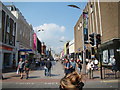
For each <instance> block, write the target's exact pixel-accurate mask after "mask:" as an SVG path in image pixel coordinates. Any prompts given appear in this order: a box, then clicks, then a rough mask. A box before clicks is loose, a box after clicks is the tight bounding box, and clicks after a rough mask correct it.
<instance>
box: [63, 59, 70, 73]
mask: <svg viewBox="0 0 120 90" xmlns="http://www.w3.org/2000/svg"><path fill="white" fill-rule="evenodd" d="M71 68H72V65H71V63H70V61H69V60H68V59H65V63H64V70H65V75H67V74H69V73H71Z"/></svg>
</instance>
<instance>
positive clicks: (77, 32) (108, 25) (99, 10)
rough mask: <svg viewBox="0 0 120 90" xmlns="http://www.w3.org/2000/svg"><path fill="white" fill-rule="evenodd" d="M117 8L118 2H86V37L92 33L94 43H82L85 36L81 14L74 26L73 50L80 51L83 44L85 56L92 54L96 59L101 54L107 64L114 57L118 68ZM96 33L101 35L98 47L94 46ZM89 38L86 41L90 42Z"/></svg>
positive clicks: (119, 37) (119, 41)
mask: <svg viewBox="0 0 120 90" xmlns="http://www.w3.org/2000/svg"><path fill="white" fill-rule="evenodd" d="M119 9H120V3H119V2H88V3H87V5H86V7H85V9H84V10H83V12H87V15H88V23H87V25H88V37H89V35H90V34H94V39H95V40H94V45H91V44H89V43H88V44H85V43H83V42H84V37H85V36H84V29H83V26H82V27H81V28H80V26H81V24H80V23H81V22H82V25H83V15H81V16H80V18H79V20H78V22H77V23H76V25H75V27H74V37H75V52H78V51H79V52H82V51H83V45H84V47H85V52H86V57H87V58H91V56H92V55H93V54H94V55H95V57H96V58H98V59H99V56H101V59H102V62H103V63H104V64H109V63H110V58H111V57H115V59H116V65H117V67H118V68H119V65H120V60H119V59H120V53H119V52H117V50H118V49H119V48H120V28H119V26H120V25H119V23H118V22H119V18H120V17H119V15H120V11H119ZM97 34H100V35H101V44H99V45H98V49H97V48H96V35H97ZM89 39H90V38H88V42H90V40H89ZM81 43H82V44H81ZM79 48H80V49H79ZM93 51H94V53H93Z"/></svg>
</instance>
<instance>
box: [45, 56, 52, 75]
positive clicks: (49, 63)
mask: <svg viewBox="0 0 120 90" xmlns="http://www.w3.org/2000/svg"><path fill="white" fill-rule="evenodd" d="M45 66H46V75H47V76H51V67H52V63H51V61H50V59H49V58H48V59H47V61H46V63H45Z"/></svg>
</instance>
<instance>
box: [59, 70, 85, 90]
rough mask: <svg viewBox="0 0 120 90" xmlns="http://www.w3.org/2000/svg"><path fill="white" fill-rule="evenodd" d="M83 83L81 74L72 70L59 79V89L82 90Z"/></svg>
mask: <svg viewBox="0 0 120 90" xmlns="http://www.w3.org/2000/svg"><path fill="white" fill-rule="evenodd" d="M83 86H84V83H83V81H82V75H80V74H79V73H77V72H72V73H70V74H68V75H66V76H65V77H64V78H62V79H61V80H60V86H59V88H60V90H82V88H83Z"/></svg>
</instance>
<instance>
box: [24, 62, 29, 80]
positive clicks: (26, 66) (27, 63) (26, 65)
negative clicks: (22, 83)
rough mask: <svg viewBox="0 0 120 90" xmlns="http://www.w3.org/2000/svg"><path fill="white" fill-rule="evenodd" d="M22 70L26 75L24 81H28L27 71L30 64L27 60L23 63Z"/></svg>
mask: <svg viewBox="0 0 120 90" xmlns="http://www.w3.org/2000/svg"><path fill="white" fill-rule="evenodd" d="M24 70H25V73H26V79H28V75H29V70H30V63H29V62H28V60H26V61H25V66H24Z"/></svg>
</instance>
